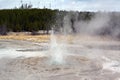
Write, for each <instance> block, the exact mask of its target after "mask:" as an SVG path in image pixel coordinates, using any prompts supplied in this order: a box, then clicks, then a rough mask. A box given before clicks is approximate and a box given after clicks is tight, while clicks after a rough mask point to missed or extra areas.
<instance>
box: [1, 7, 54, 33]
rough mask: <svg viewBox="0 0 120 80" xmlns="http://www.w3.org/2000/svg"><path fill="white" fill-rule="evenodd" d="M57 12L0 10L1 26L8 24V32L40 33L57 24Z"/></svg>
mask: <svg viewBox="0 0 120 80" xmlns="http://www.w3.org/2000/svg"><path fill="white" fill-rule="evenodd" d="M55 15H56V11H55V10H50V9H10V10H0V25H3V24H6V26H7V28H8V31H14V32H18V31H38V30H40V29H42V30H46V29H49V28H50V27H51V26H52V24H53V23H54V22H55V18H54V16H55Z"/></svg>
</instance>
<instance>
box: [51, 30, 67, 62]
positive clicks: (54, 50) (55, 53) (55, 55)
mask: <svg viewBox="0 0 120 80" xmlns="http://www.w3.org/2000/svg"><path fill="white" fill-rule="evenodd" d="M64 47H65V45H64V44H63V43H57V38H56V36H55V35H54V31H53V30H52V32H51V42H50V54H51V55H50V56H51V60H52V63H55V64H63V63H65V60H64V59H65V54H64V53H65V51H64V50H65V49H64Z"/></svg>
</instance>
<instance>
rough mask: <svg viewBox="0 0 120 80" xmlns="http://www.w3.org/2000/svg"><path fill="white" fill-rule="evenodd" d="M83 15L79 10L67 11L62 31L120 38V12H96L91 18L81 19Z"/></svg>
mask: <svg viewBox="0 0 120 80" xmlns="http://www.w3.org/2000/svg"><path fill="white" fill-rule="evenodd" d="M86 16H87V15H86ZM81 17H82V15H80V14H79V12H69V13H67V14H66V15H65V16H64V18H63V27H62V28H63V30H62V32H64V33H65V34H78V35H92V36H93V35H94V36H109V37H112V38H117V39H118V38H120V23H119V22H120V13H117V12H113V13H112V12H96V13H95V14H94V15H92V16H91V18H90V19H89V20H84V19H81Z"/></svg>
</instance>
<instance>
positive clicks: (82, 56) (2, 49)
mask: <svg viewBox="0 0 120 80" xmlns="http://www.w3.org/2000/svg"><path fill="white" fill-rule="evenodd" d="M65 46H66V50H67V54H65V55H66V57H65V58H64V61H65V62H64V63H63V64H57V63H54V62H51V57H50V56H49V54H50V51H49V43H35V42H28V41H19V40H0V80H120V42H119V41H114V40H112V41H110V40H100V39H99V40H96V39H94V40H88V39H87V38H86V39H82V40H79V39H77V40H76V41H74V40H73V41H72V42H70V43H67V44H66V45H65ZM63 55H64V53H63Z"/></svg>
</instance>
